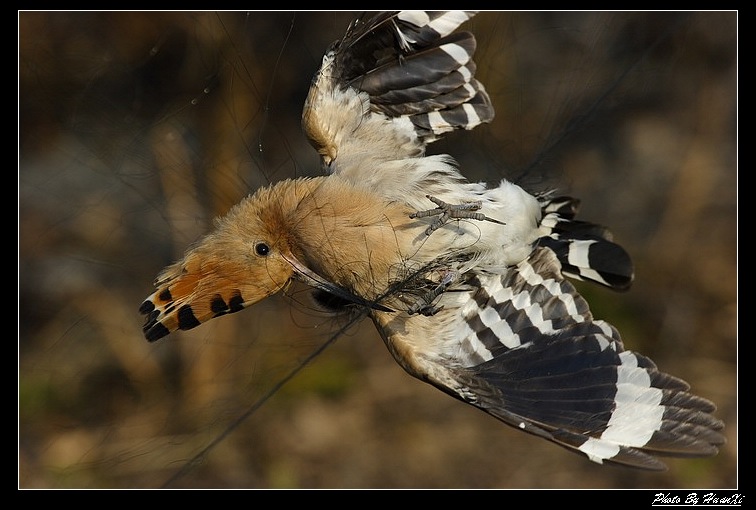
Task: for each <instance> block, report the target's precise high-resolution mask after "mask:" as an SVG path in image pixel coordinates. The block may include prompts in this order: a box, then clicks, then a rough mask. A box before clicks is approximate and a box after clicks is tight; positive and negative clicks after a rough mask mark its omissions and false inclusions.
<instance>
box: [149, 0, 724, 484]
mask: <svg viewBox="0 0 756 510" xmlns="http://www.w3.org/2000/svg"><path fill="white" fill-rule="evenodd" d="M473 15H474V13H473V12H465V11H448V12H421V11H398V12H381V13H373V14H371V15H370V16H369V17H367V18H358V19H357V20H356V21H354V22H353V23H352V24H351V25H350V26H349V28H348V30H347V32H346V34H345V35H344V37H343V38H341V39H340V40H337V41H336V42H334V43H333V44H332V45H331V47H330V48H329V49H328V51H327V52H326V53H325V55H324V57H323V60H322V64H321V66H320V68H319V70H318V71H317V73H316V74H315V76H314V78H313V80H312V85H311V88H310V91H309V94H308V96H307V99H306V102H305V105H304V109H303V113H302V125H303V129H304V132H305V134H306V136H307V137H308V139H309V141H310V143H311V144H312V145H313V147H314V148H315V149H316V150H317V152H318V154H319V155H320V158H321V160H322V164H323V168H324V170H325V172H324V173H325V175H323V176H319V177H312V178H299V179H290V180H284V181H281V182H278V183H275V184H273V185H270V186H268V187H265V188H262V189H259V190H257V191H256V192H255V193H253V194H251V195H250V196H248V197H246V198H245V199H244V200H242V201H241V202H240V203H239V204H237V205H236V206H234V207H233V208H232V209H231V210H230V211H229V212H228V213H227V214H226V215H225V216H224V217H222V218H220V219H219V220H217V223H216V226H215V230H214V231H213V232H211V233H209V234H208V235H207V236H206V237H204V238H203V239H201V240H200V241H199V242H198V243H197V244H196V245H194V246H193V247H191V248H190V249H189V250H188V251H187V252H186V254H185V256H184V257H183V258H182V259H181V260H179V261H178V262H176V263H175V264H173V265H171V266H169V267H167V268H166V269H165V270H163V272H162V273H161V274H160V275H159V276H158V277H157V279H156V281H155V287H156V290H155V292H154V293H152V294H151V295H150V296H149V297H148V298H147V299H146V300H145V301H144V302H143V303H142V305H141V307H140V309H139V310H140V312H141V313H142V314H144V315H145V316H146V322H145V324H144V328H143V330H144V335H145V337H146V338H147V340H149V341H150V342H154V341H156V340H159V339H160V338H162V337H165V336H166V335H169V334H170V333H171V332H173V331H176V330H187V329H191V328H194V327H197V326H199V325H201V324H202V323H204V322H206V321H209V320H210V319H213V318H215V317H220V316H222V315H225V314H228V313H234V312H238V311H240V310H242V309H244V308H246V307H248V306H250V305H253V304H254V303H257V302H258V301H260V300H262V299H264V298H266V297H268V296H271V295H273V294H275V293H278V292H282V291H285V290H286V289H287V286H288V285H289V284H290V283H291V282H292V280H299V281H302V282H304V283H306V284H308V285H309V286H311V287H312V289H313V293H314V295H315V297H316V301H318V302H319V303H321V304H323V305H324V306H326V307H327V308H328V309H329V310H333V311H334V312H338V311H339V310H341V309H343V308H350V307H361V308H362V309H363V310H367V312H368V315H369V316H370V318H371V319H372V321H373V322H374V324H375V326H376V328H377V330H378V331H379V333H380V335H381V336H382V338H383V340H384V341H385V344H386V346H387V347H388V350H389V351H390V352H391V354H392V355H393V357H394V358H395V359H396V361H397V362H398V363H399V364H400V365H401V366H402V367H403V368H404V369H405V370H406V371H407V372H408V373H409V374H411V375H412V376H414V377H416V378H418V379H420V380H422V381H425V382H427V383H430V384H431V385H434V386H435V387H437V388H439V389H440V390H442V391H444V392H446V393H447V394H449V395H451V396H453V397H455V398H457V399H459V400H461V401H463V402H466V403H468V404H471V405H473V406H475V407H478V408H480V409H481V410H483V411H485V412H486V413H488V414H490V415H492V416H494V417H496V418H498V419H499V420H501V421H502V422H504V423H506V424H508V425H511V426H513V427H516V428H518V429H520V430H522V431H524V432H527V433H530V434H534V435H536V436H539V437H541V438H544V439H546V440H548V441H552V442H554V443H556V444H558V445H561V446H563V447H566V448H568V449H570V450H572V451H574V452H577V453H580V454H583V455H584V456H586V457H587V458H588V459H590V460H592V461H595V462H598V463H613V464H619V465H625V466H632V467H636V468H643V469H650V470H661V469H665V465H664V464H663V462H662V461H660V460H659V459H658V458H657V456H665V455H668V456H691V457H695V456H709V455H714V454H716V453H717V451H718V447H719V446H720V445H722V444H723V443H724V441H725V439H724V436H723V434H722V429H723V427H724V424H723V423H722V422H721V421H720V420H718V419H717V418H715V417H714V416H713V413H714V411H715V406H714V404H713V403H711V402H710V401H708V400H706V399H704V398H701V397H698V396H696V395H694V394H692V393H691V392H690V387H689V385H688V384H687V383H686V382H685V381H683V380H681V379H678V378H676V377H674V376H671V375H668V374H666V373H663V372H660V371H659V370H658V369H657V367H656V366H655V364H654V363H653V362H652V361H651V360H650V359H648V358H647V357H645V356H643V355H641V354H638V353H635V352H632V351H628V350H625V348H624V346H623V343H622V340H621V338H620V334H619V333H618V331H617V330H616V329H615V328H614V327H613V326H612V325H610V324H608V323H606V322H604V321H602V320H597V319H594V318H593V316H592V314H591V311H590V309H589V306H588V303H587V302H586V301H585V299H584V298H583V297H581V296H580V295H579V294H578V292H577V291H576V289H575V287H574V286H573V285H572V284H571V283H570V282H569V280H568V278H571V279H578V280H586V281H590V282H594V283H597V284H600V285H603V286H605V287H608V288H610V289H615V290H625V289H627V288H628V287H629V286H630V284H631V282H632V280H633V265H632V262H631V260H630V257H629V256H628V255H627V253H626V252H625V250H624V249H622V248H621V247H620V246H618V245H617V244H615V243H614V242H613V241H612V238H611V234H610V233H609V232H608V231H607V230H606V229H604V228H603V227H601V226H599V225H597V224H593V223H589V222H585V221H580V220H577V219H575V217H576V213H577V208H578V201H577V200H576V199H573V198H570V197H564V196H558V195H557V194H555V193H536V194H531V193H529V192H527V191H525V190H524V189H522V188H521V187H519V186H517V185H515V184H513V183H511V182H508V181H506V180H502V181H501V182H498V183H494V184H491V185H488V184H486V183H477V182H470V181H469V180H468V179H466V178H465V177H464V175H463V173H462V172H461V171H460V169H459V168H458V167H457V164H456V163H455V160H454V159H453V158H452V157H451V156H448V155H426V147H427V145H428V144H430V143H432V142H433V141H434V140H437V139H438V138H440V137H441V136H443V134H444V133H447V132H450V131H453V130H459V129H465V130H470V129H473V128H475V127H476V126H478V125H479V124H483V123H487V122H489V121H490V120H491V119H492V118H493V116H494V108H493V106H492V104H491V100H490V98H489V96H488V94H487V93H486V90H485V88H484V86H483V84H481V83H479V82H478V80H477V79H476V78H475V70H476V67H475V63H474V61H473V55H474V52H475V47H476V40H475V38H474V36H473V34H472V33H470V32H465V31H458V30H457V29H458V27H459V26H460V25H462V24H463V23H464V22H466V21H467V20H468V19H470V18H471V17H472V16H473Z"/></svg>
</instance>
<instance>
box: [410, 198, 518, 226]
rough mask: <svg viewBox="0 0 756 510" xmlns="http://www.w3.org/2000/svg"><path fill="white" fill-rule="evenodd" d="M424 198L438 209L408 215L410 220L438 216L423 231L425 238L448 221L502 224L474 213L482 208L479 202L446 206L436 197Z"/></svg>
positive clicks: (481, 214)
mask: <svg viewBox="0 0 756 510" xmlns="http://www.w3.org/2000/svg"><path fill="white" fill-rule="evenodd" d="M426 197H427V198H428V200H430V201H431V202H433V203H434V204H436V205H437V206H438V207H436V208H435V209H428V210H426V211H417V212H414V213H412V214H410V218H427V217H429V216H438V218H436V219H435V220H434V221H433V223H431V224H430V225H429V226H428V228H427V229H426V230H425V235H426V236H429V235H431V234H432V233H433V232H434V231H435V230H438V229H439V228H440V227H442V226H444V225H445V224H446V222H448V221H449V220H450V219H472V220H478V221H491V222H494V223H499V224H501V225H503V224H504V223H503V222H501V221H499V220H496V219H493V218H489V217H488V216H486V215H485V214H483V213H479V212H475V211H478V210H479V209H480V208H481V207H482V206H483V203H482V202H481V201H480V200H479V201H477V202H466V203H464V204H447V203H446V202H444V201H443V200H441V199H438V198H436V197H433V196H430V195H426Z"/></svg>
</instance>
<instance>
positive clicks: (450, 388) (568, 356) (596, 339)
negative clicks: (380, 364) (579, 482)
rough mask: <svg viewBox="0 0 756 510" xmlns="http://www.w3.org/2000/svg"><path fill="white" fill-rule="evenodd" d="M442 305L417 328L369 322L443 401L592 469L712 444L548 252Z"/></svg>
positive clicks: (706, 414)
mask: <svg viewBox="0 0 756 510" xmlns="http://www.w3.org/2000/svg"><path fill="white" fill-rule="evenodd" d="M443 299H446V300H454V301H455V302H457V303H462V305H461V306H459V307H458V306H447V307H445V308H442V309H441V310H440V311H439V312H438V314H436V315H434V316H432V317H428V318H425V320H424V321H418V318H417V317H412V318H411V319H408V320H400V319H399V318H397V317H396V316H393V317H392V316H389V315H387V314H381V313H376V314H375V317H374V320H375V322H376V325H377V326H378V329H379V331H380V332H381V334H382V336H383V337H384V340H385V341H386V343H387V345H388V346H389V349H390V350H391V352H392V353H393V354H394V355H395V356H397V360H398V361H399V362H400V363H401V364H402V366H404V368H405V369H406V370H408V371H409V372H410V373H411V374H412V375H414V376H416V377H418V378H420V379H423V380H425V381H427V382H429V383H431V384H433V385H434V386H436V387H438V388H440V389H441V390H443V391H445V392H447V393H449V394H451V395H452V396H454V397H456V398H458V399H460V400H462V401H464V402H467V403H469V404H472V405H474V406H476V407H478V408H480V409H482V410H484V411H485V412H487V413H489V414H491V415H492V416H495V417H496V418H498V419H500V420H502V421H503V422H505V423H507V424H509V425H511V426H513V427H516V428H519V429H521V430H523V431H525V432H529V433H531V434H535V435H537V436H540V437H542V438H545V439H547V440H550V441H553V442H555V443H557V444H559V445H561V446H564V447H566V448H568V449H570V450H573V451H575V452H578V453H582V454H583V455H585V456H587V457H588V458H589V459H591V460H593V461H595V462H599V463H603V462H609V463H616V464H623V465H628V466H633V467H638V468H644V469H652V470H660V469H664V468H665V465H664V464H663V463H662V462H661V461H659V460H658V459H657V458H656V457H655V455H674V456H700V455H711V454H714V453H716V452H717V447H718V445H721V444H723V443H724V437H723V435H722V434H721V432H720V431H721V429H722V428H723V426H724V425H723V423H722V422H721V421H719V420H718V419H716V418H714V417H713V416H712V414H711V413H712V412H713V411H714V410H715V406H714V404H712V403H711V402H709V401H708V400H705V399H703V398H700V397H697V396H695V395H692V394H691V393H689V392H688V390H689V386H688V384H687V383H685V382H684V381H682V380H680V379H677V378H675V377H673V376H671V375H668V374H665V373H662V372H660V371H659V370H658V369H657V367H656V366H655V365H654V363H653V362H652V361H651V360H649V359H648V358H646V357H644V356H642V355H640V354H636V353H634V352H631V351H625V350H624V347H623V345H622V341H621V339H620V336H619V333H618V332H617V330H616V329H615V328H614V327H612V326H611V325H610V324H607V323H605V322H603V321H600V320H594V319H593V317H592V315H591V312H590V310H589V308H588V304H587V303H586V302H585V300H584V299H583V298H582V297H581V296H580V295H579V294H578V293H577V292H576V290H575V288H574V287H573V286H572V285H571V284H570V283H569V282H568V281H567V280H565V279H564V277H563V276H562V268H561V266H560V263H559V261H558V259H557V257H556V255H555V254H554V253H553V252H552V251H551V250H549V249H547V248H537V249H536V250H535V251H534V252H533V255H532V256H531V257H529V258H528V259H527V260H525V261H523V262H522V263H520V264H519V265H517V266H516V267H514V268H512V270H509V271H507V272H506V273H505V274H493V273H491V274H485V273H478V274H476V275H474V276H473V277H472V278H471V279H469V280H468V281H466V282H465V287H464V288H462V287H460V288H459V289H457V291H456V292H455V289H450V290H449V291H448V292H447V293H446V294H445V295H444V296H443V297H442V302H441V303H442V304H443ZM447 304H451V302H448V303H447ZM429 334H430V335H436V336H435V337H434V338H432V339H431V340H428V339H427V337H426V336H424V335H429Z"/></svg>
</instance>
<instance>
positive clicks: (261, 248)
mask: <svg viewBox="0 0 756 510" xmlns="http://www.w3.org/2000/svg"><path fill="white" fill-rule="evenodd" d="M255 253H257V254H258V255H260V256H261V257H264V256H266V255H267V254H268V253H270V246H268V245H267V244H265V243H262V242H259V243H256V244H255Z"/></svg>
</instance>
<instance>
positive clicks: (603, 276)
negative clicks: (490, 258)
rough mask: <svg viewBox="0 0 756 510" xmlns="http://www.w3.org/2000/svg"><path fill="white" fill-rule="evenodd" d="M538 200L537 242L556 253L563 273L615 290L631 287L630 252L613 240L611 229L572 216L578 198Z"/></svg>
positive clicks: (562, 197)
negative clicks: (541, 213)
mask: <svg viewBox="0 0 756 510" xmlns="http://www.w3.org/2000/svg"><path fill="white" fill-rule="evenodd" d="M540 202H541V210H542V211H543V217H542V219H541V230H542V231H543V233H544V235H543V236H542V237H541V238H539V239H538V245H539V246H544V247H546V248H549V249H550V250H551V251H553V252H554V253H555V254H556V256H557V259H559V262H560V263H561V264H562V274H564V275H565V276H568V277H570V278H574V279H577V280H585V281H591V282H595V283H599V284H601V285H604V286H606V287H609V288H611V289H614V290H627V289H629V288H630V285H631V284H632V282H633V277H634V271H633V262H632V260H631V259H630V256H629V255H628V253H627V252H626V251H625V250H624V248H622V247H621V246H619V245H618V244H616V243H614V242H613V241H612V235H611V232H609V231H608V230H607V229H606V228H605V227H603V226H601V225H597V224H595V223H589V222H586V221H580V220H576V219H575V216H576V214H577V211H578V207H579V205H580V201H579V200H578V199H575V198H571V197H565V196H559V197H542V198H541V199H540Z"/></svg>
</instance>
